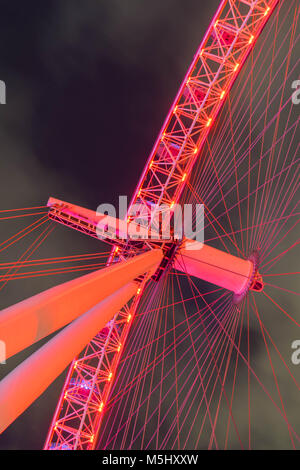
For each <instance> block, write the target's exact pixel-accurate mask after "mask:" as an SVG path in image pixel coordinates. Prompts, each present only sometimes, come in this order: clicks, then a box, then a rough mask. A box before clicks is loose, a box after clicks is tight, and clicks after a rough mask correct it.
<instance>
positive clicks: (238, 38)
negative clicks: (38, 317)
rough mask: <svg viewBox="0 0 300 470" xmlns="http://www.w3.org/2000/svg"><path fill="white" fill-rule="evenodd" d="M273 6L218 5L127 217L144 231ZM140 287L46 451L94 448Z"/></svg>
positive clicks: (84, 358) (71, 379)
mask: <svg viewBox="0 0 300 470" xmlns="http://www.w3.org/2000/svg"><path fill="white" fill-rule="evenodd" d="M277 3H278V0H222V1H221V3H220V6H219V8H218V10H217V12H216V14H215V16H214V18H213V20H212V22H211V24H210V26H209V28H208V30H207V33H206V35H205V37H204V39H203V41H202V42H201V44H200V47H199V49H198V50H197V52H196V54H195V56H194V59H193V62H192V64H191V66H190V68H189V70H188V72H187V74H186V76H185V78H184V80H183V83H182V85H181V87H180V89H179V92H178V94H177V96H176V98H175V101H174V103H173V105H172V107H171V109H170V112H169V114H168V116H167V118H166V120H165V122H164V124H163V127H162V129H161V132H160V134H159V136H158V139H157V140H156V142H155V145H154V147H153V150H152V152H151V154H150V156H149V159H148V162H147V164H146V167H145V169H144V172H143V174H142V177H141V179H140V181H139V184H138V186H137V189H136V191H135V193H134V196H133V198H132V201H131V206H130V208H129V214H130V210H131V208H132V207H133V206H135V205H137V206H135V207H139V212H140V214H143V213H144V212H143V210H145V225H147V224H148V223H149V221H148V217H147V213H148V211H146V208H147V207H148V206H149V204H150V205H152V206H154V207H155V208H157V210H158V208H159V206H160V205H161V204H167V205H169V207H170V208H172V207H173V205H174V204H175V203H177V202H178V201H179V199H180V196H181V194H182V192H183V189H184V187H185V184H186V181H187V179H188V178H189V175H190V174H191V170H192V168H193V165H194V163H195V161H196V160H197V159H198V158H199V155H200V154H201V149H202V146H203V144H204V142H205V140H206V138H207V136H208V133H209V132H210V130H211V128H212V126H213V123H214V121H215V119H216V117H217V115H218V113H219V111H220V109H221V108H222V105H223V103H224V99H225V97H226V95H227V94H228V93H229V91H230V89H231V87H232V85H233V83H234V81H235V79H236V78H237V76H238V74H239V72H240V70H241V68H242V66H243V63H244V62H245V60H246V58H247V56H248V54H249V53H250V51H251V49H252V47H253V45H254V43H255V41H256V40H257V38H258V37H259V35H260V33H261V31H262V29H263V28H264V26H265V24H266V22H267V21H268V19H269V17H270V14H271V13H272V11H273V10H274V8H275V6H276V4H277ZM153 217H155V211H153ZM140 218H141V217H140V215H139V219H140ZM129 251H130V249H129ZM116 256H118V257H121V258H125V259H126V257H127V256H128V251H127V250H126V249H123V248H120V247H119V246H115V247H114V248H113V250H112V253H111V256H110V258H109V263H111V262H112V261H113V260H114V258H115V257H116ZM143 286H144V284H143V283H142V285H141V288H140V290H139V291H138V293H137V295H136V296H135V298H134V300H133V301H132V303H131V304H130V305H126V306H125V308H124V309H122V310H121V311H119V312H118V313H117V314H116V315H115V317H114V319H113V321H111V322H110V323H109V324H108V325H107V327H106V329H104V330H102V331H100V332H99V333H98V335H97V336H96V337H95V338H94V339H93V341H92V342H91V343H89V344H88V345H87V346H86V348H85V349H84V351H83V352H82V354H81V355H80V357H79V358H77V359H74V361H73V363H72V364H71V366H70V369H69V373H68V375H67V378H66V381H65V385H64V388H63V392H62V394H61V397H60V400H59V403H58V405H57V409H56V411H55V415H54V418H53V422H52V425H51V427H50V430H49V434H48V437H47V440H46V444H45V449H93V448H95V445H96V441H97V435H98V433H99V430H100V425H101V420H102V416H103V412H104V411H105V403H106V401H107V399H108V395H109V392H110V388H111V385H112V380H113V377H114V374H115V370H116V367H117V364H118V361H119V358H120V355H121V350H122V345H123V344H124V342H125V340H126V337H127V335H128V332H129V329H130V324H131V322H132V319H133V317H134V313H135V311H136V309H137V308H138V305H139V301H140V297H141V294H142V293H143ZM108 371H109V373H108ZM95 387H97V390H98V393H97V395H95ZM70 392H71V393H70ZM97 407H98V408H97ZM95 409H97V410H98V411H97V412H95Z"/></svg>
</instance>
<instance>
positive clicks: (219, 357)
mask: <svg viewBox="0 0 300 470" xmlns="http://www.w3.org/2000/svg"><path fill="white" fill-rule="evenodd" d="M298 20H299V2H298V1H297V0H291V1H289V2H285V1H284V0H279V1H278V0H251V1H249V0H222V1H221V2H220V6H219V8H218V10H217V12H216V14H215V16H214V18H213V19H212V22H211V24H210V25H209V27H208V29H207V32H206V34H205V36H204V38H203V40H202V42H201V44H200V46H199V48H198V50H197V51H196V54H195V55H194V59H193V61H192V63H191V65H190V67H189V69H188V71H187V74H186V76H185V78H184V80H183V82H182V84H181V86H180V89H179V91H178V94H177V96H176V97H175V100H174V103H173V104H172V106H171V109H170V111H169V113H168V115H167V117H166V119H165V121H164V124H163V126H162V129H161V131H160V133H159V136H158V138H157V140H156V142H155V144H154V146H153V150H152V152H151V154H150V156H149V158H148V161H147V162H146V165H145V168H144V171H143V173H142V175H141V178H140V180H139V183H138V185H137V188H136V190H135V192H134V195H133V197H132V200H131V203H130V206H129V208H128V211H127V213H126V217H125V218H124V219H122V218H117V217H113V216H111V217H110V216H109V215H107V214H105V213H101V211H100V212H99V210H98V211H97V212H95V211H92V210H89V209H85V208H82V207H80V206H77V205H75V204H73V203H70V202H66V201H62V200H59V199H57V198H55V197H50V198H49V201H48V203H47V206H38V207H33V208H26V209H20V210H15V211H14V212H12V213H9V211H2V213H3V217H2V216H1V218H2V219H3V220H6V219H8V218H13V217H23V216H34V217H37V218H36V219H35V222H33V223H32V224H30V225H29V226H27V227H25V228H23V229H22V230H20V231H19V232H17V233H16V234H14V235H12V237H10V239H8V240H5V241H3V242H2V243H1V244H0V252H1V251H5V250H7V249H9V248H10V247H13V246H15V244H16V243H18V242H19V240H24V239H26V237H30V236H31V235H32V234H34V235H36V238H35V239H34V241H33V243H30V244H29V247H28V248H27V249H26V251H25V252H24V254H22V256H21V257H20V258H19V259H18V260H17V261H13V262H5V263H2V264H1V265H0V268H1V274H0V281H1V290H2V288H3V287H5V285H6V284H7V283H8V282H12V281H15V280H17V279H30V278H34V277H36V276H47V275H53V274H54V275H59V274H61V273H74V272H76V273H84V274H83V275H81V276H79V277H76V278H75V279H73V280H71V281H68V282H66V283H63V284H58V285H57V286H56V287H53V288H51V289H48V290H46V291H44V292H42V293H39V294H36V295H35V296H33V297H31V298H29V299H26V300H24V301H22V302H20V303H18V304H15V305H13V306H11V307H8V308H6V309H4V310H3V311H2V312H0V340H3V344H4V345H5V352H6V355H7V357H10V356H13V355H14V354H16V353H17V352H19V351H21V350H23V349H24V348H26V347H28V346H30V345H32V344H34V343H35V342H37V341H38V340H40V339H42V338H44V337H46V336H47V335H49V334H50V333H53V332H55V331H57V330H59V329H60V328H62V327H64V328H63V329H62V330H61V331H59V332H58V333H57V335H56V336H54V337H53V338H52V339H50V340H49V341H48V342H47V343H45V344H44V345H43V346H42V347H41V348H40V349H38V350H37V351H36V352H34V353H33V354H32V355H31V356H29V357H28V358H27V359H26V360H25V361H24V362H23V363H21V364H20V365H19V366H17V367H16V369H15V370H14V371H12V372H11V373H10V374H8V375H7V376H6V377H5V378H4V379H2V381H1V382H0V432H2V431H4V430H5V429H6V428H7V427H8V426H9V425H10V424H11V423H12V422H13V421H14V420H15V419H16V418H17V417H18V416H19V415H20V414H21V413H22V412H23V411H24V410H25V409H27V407H28V406H29V405H30V404H31V403H32V402H33V401H34V400H35V399H36V398H37V397H38V396H40V394H41V393H43V391H44V390H45V389H46V388H47V387H48V386H49V385H50V384H51V383H52V382H53V380H54V379H55V378H56V377H57V376H58V375H59V374H60V373H61V372H62V371H63V370H64V369H65V368H66V367H67V366H68V365H69V364H70V362H71V364H70V366H69V368H68V372H67V375H66V379H65V383H64V386H63V390H62V392H61V395H60V397H59V399H58V403H57V407H56V410H55V411H54V417H53V420H52V423H51V425H50V429H49V433H48V436H47V438H46V443H45V449H48V450H53V449H54V450H74V449H95V448H99V449H202V448H209V449H223V448H225V449H227V448H243V449H251V448H260V447H267V448H268V447H278V448H279V447H281V446H283V447H286V448H288V447H289V448H294V449H299V448H300V422H299V416H297V413H295V409H297V406H298V405H297V403H299V390H300V387H299V368H298V369H297V354H296V352H297V347H298V348H299V347H300V346H299V345H300V336H299V326H300V320H299V315H298V310H297V296H298V295H299V292H298V291H297V287H298V283H297V279H298V276H299V272H298V271H297V269H298V267H297V250H298V248H299V246H298V245H299V237H298V234H297V224H298V221H299V210H298V203H299V201H298V199H299V198H298V197H297V196H298V184H299V139H297V136H298V134H297V132H299V130H298V124H299V109H300V105H299V104H298V100H297V97H296V98H295V96H296V92H297V86H296V85H295V86H294V83H295V80H296V79H297V78H298V76H299V57H298V56H299V54H297V48H298V51H299V42H298V41H299V24H298ZM297 74H298V75H297ZM186 205H190V207H196V212H195V213H193V214H192V216H191V218H190V219H189V224H190V228H191V227H196V228H195V229H194V232H193V234H191V235H190V236H187V230H184V231H183V233H181V236H180V234H179V235H178V233H177V232H176V231H174V228H171V230H170V232H169V233H168V234H167V236H162V234H161V217H162V216H163V215H164V214H167V215H168V217H169V221H170V220H171V221H172V222H173V224H174V221H175V219H176V209H178V208H181V209H182V210H184V207H185V206H186ZM198 219H200V220H201V223H200V225H199V226H198V225H197V221H198ZM57 224H61V225H64V226H65V227H68V228H71V229H73V230H77V231H80V232H82V233H84V234H86V235H87V236H91V237H94V238H98V239H99V238H100V240H101V241H99V244H100V246H102V243H105V244H109V245H110V246H111V251H110V254H109V256H108V257H107V251H104V250H103V252H97V253H91V254H87V255H86V254H85V255H74V256H65V257H63V258H42V259H36V258H33V255H34V253H35V251H36V250H37V249H38V248H39V247H40V245H41V244H42V243H43V244H44V243H46V240H47V238H48V237H49V236H50V235H51V233H52V231H53V229H54V227H56V225H57ZM150 225H151V227H152V228H153V231H154V236H153V237H148V235H149V226H150ZM116 227H117V230H116ZM172 227H173V226H172ZM66 230H67V229H66ZM137 233H139V236H136V235H137ZM141 233H143V234H144V235H143V236H141ZM199 240H200V241H199ZM283 338H284V339H285V340H286V339H287V338H288V344H286V342H284V341H285V340H283ZM298 340H299V341H298ZM297 341H298V342H297ZM297 345H298V346H297ZM293 352H295V354H293ZM299 355H300V354H299ZM293 357H294V358H295V357H296V361H295V360H294V361H293V359H292V358H293ZM298 367H299V366H298ZM297 400H298V401H297ZM262 422H263V423H264V426H263V428H264V430H265V429H269V432H268V434H267V435H266V433H265V432H263V431H262V429H261V423H262Z"/></svg>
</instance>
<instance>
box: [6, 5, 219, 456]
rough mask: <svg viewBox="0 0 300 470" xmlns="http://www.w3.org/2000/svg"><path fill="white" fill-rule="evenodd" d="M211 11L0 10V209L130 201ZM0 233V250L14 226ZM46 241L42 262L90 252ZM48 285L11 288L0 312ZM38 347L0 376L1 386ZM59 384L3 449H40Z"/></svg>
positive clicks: (67, 240) (59, 240) (58, 239)
mask: <svg viewBox="0 0 300 470" xmlns="http://www.w3.org/2000/svg"><path fill="white" fill-rule="evenodd" d="M219 3H220V2H219V0H210V1H207V0H186V1H182V0H151V1H149V0H148V1H146V0H85V1H84V2H83V1H79V0H47V1H44V2H42V1H38V0H36V1H33V0H27V1H26V2H17V1H15V0H7V1H3V0H0V12H1V15H0V79H1V80H4V81H5V83H6V87H7V104H6V105H5V106H1V107H0V178H1V180H0V181H1V185H0V195H1V198H0V201H1V203H0V209H13V208H19V207H31V206H39V205H44V204H46V202H47V199H48V197H49V196H54V197H57V198H59V199H62V200H66V201H70V202H73V203H75V204H78V205H81V206H84V207H88V208H90V209H94V210H95V209H96V208H97V206H98V205H99V204H101V203H106V202H107V203H112V204H116V203H117V201H118V196H119V195H128V197H129V198H130V196H131V195H132V193H133V191H134V189H135V186H136V184H137V182H138V179H139V175H140V174H141V171H142V169H143V167H144V164H145V162H146V159H147V157H148V155H149V153H150V151H151V148H152V145H153V143H154V141H155V139H156V137H157V134H158V132H159V130H160V127H161V125H162V123H163V120H164V118H165V116H166V114H167V111H168V109H169V107H170V105H171V104H172V102H173V99H174V97H175V95H176V92H177V90H178V87H179V85H180V83H181V81H182V79H183V77H184V75H185V73H186V70H187V68H188V66H189V64H190V62H191V60H192V59H193V55H194V53H195V51H196V49H197V47H198V45H199V43H200V41H201V39H202V37H203V35H204V34H205V32H206V29H207V27H208V25H209V23H210V21H211V18H212V16H213V14H214V13H215V11H216V9H217V7H218V5H219ZM20 227H22V226H20ZM15 228H16V227H14V230H15ZM0 230H1V240H2V239H3V240H4V239H6V238H8V237H9V236H10V235H11V231H12V226H10V225H9V224H7V225H5V226H4V225H3V228H2V225H1V227H0ZM55 233H56V235H55V237H54V238H52V239H51V241H52V243H51V246H50V248H49V246H48V247H47V250H45V251H44V252H43V249H42V250H41V252H40V253H39V257H43V255H45V256H46V253H47V256H51V255H52V256H63V255H68V254H70V255H71V254H75V253H88V252H90V251H96V250H97V248H98V241H97V240H93V239H90V238H88V237H85V236H83V235H80V234H76V236H74V233H72V231H68V230H64V229H63V228H61V227H57V229H56V232H55ZM49 250H50V251H49ZM49 253H50V254H49ZM9 256H10V257H9ZM11 257H12V255H11V254H9V255H8V259H11ZM67 279H69V277H67V276H65V277H64V276H62V277H60V279H59V281H60V282H63V281H64V280H67ZM55 283H57V279H56V280H55V279H46V278H40V279H37V280H35V282H34V284H32V283H31V282H29V281H25V282H23V283H20V282H16V283H10V284H8V285H7V286H6V287H5V289H4V290H3V292H1V295H0V308H5V307H7V306H8V305H11V304H13V303H15V302H17V301H19V300H22V299H24V298H26V297H28V296H30V295H33V294H34V293H37V292H40V291H41V290H43V289H46V288H48V287H50V286H52V285H55ZM42 343H43V342H40V344H42ZM40 344H38V345H36V346H34V347H32V348H29V350H27V351H25V352H22V353H19V354H18V355H17V356H16V357H13V358H11V359H10V360H9V361H8V363H7V365H6V366H0V367H1V368H2V369H0V378H1V377H2V376H4V375H5V374H6V373H7V372H8V371H9V370H11V369H12V368H13V367H14V366H15V365H16V364H18V363H19V362H20V361H21V360H22V359H24V358H25V357H27V356H28V355H29V354H30V353H31V352H32V351H34V350H35V349H36V348H37V347H38V346H40ZM62 383H63V376H61V377H60V378H58V379H57V380H56V381H55V382H54V383H53V384H52V385H51V386H50V387H49V389H48V390H47V391H46V392H45V393H44V394H43V396H42V397H41V398H40V399H38V400H37V401H36V402H35V403H34V404H33V405H32V406H31V407H30V408H29V409H28V410H27V411H26V412H25V413H24V414H23V415H22V416H21V417H20V418H19V419H18V420H17V421H16V422H15V423H14V424H12V425H11V426H10V427H9V429H8V430H7V431H5V433H4V434H3V435H2V436H1V437H0V449H40V448H41V447H42V446H43V443H44V440H45V437H46V433H47V430H48V427H49V424H50V421H51V418H52V415H53V412H54V409H55V405H56V402H57V397H58V393H59V390H60V388H61V386H62Z"/></svg>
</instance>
